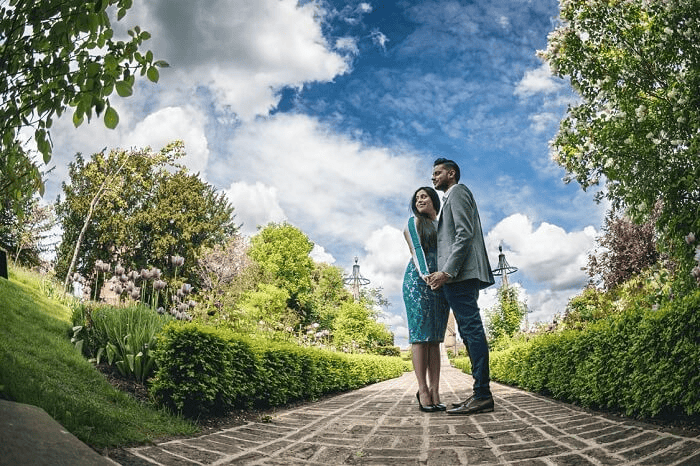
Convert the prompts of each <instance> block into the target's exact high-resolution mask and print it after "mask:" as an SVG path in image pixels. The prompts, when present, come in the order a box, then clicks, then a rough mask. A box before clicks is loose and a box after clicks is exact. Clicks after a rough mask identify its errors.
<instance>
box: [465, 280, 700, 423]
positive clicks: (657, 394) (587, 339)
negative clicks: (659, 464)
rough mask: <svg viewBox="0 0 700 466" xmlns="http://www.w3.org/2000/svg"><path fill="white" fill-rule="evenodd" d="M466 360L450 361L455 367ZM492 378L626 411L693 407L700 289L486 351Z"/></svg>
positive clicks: (699, 393) (698, 376)
mask: <svg viewBox="0 0 700 466" xmlns="http://www.w3.org/2000/svg"><path fill="white" fill-rule="evenodd" d="M458 363H459V364H461V366H468V359H467V362H466V363H464V361H460V360H455V365H457V364H458ZM490 369H491V377H492V378H493V379H494V380H497V381H500V382H504V383H508V384H512V385H516V386H519V387H522V388H525V389H527V390H532V391H536V392H542V393H546V394H550V395H552V396H554V397H555V398H559V399H562V400H566V401H572V402H577V403H580V404H581V405H584V406H589V407H602V408H612V409H619V410H623V411H625V412H626V413H627V414H628V415H631V414H639V415H643V416H655V415H657V414H659V413H662V412H665V413H684V414H688V415H693V414H698V413H700V292H696V293H694V294H692V295H689V296H686V297H684V298H679V299H676V300H674V301H673V302H671V303H669V304H667V305H666V306H664V307H662V308H661V309H660V310H658V311H645V310H630V311H626V312H625V313H623V314H618V315H614V316H610V317H609V318H607V319H605V320H602V321H600V322H597V323H595V324H593V325H591V326H589V327H587V328H586V329H584V330H581V331H576V330H569V331H564V332H560V333H552V334H543V335H538V336H535V337H532V338H531V339H529V340H528V341H521V342H518V343H514V344H513V346H511V347H509V348H507V349H506V350H503V351H499V352H492V353H491V355H490Z"/></svg>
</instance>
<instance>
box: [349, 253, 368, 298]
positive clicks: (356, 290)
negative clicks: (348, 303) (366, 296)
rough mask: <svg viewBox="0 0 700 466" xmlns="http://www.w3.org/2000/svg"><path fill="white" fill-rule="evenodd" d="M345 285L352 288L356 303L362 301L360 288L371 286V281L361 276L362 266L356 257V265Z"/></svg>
mask: <svg viewBox="0 0 700 466" xmlns="http://www.w3.org/2000/svg"><path fill="white" fill-rule="evenodd" d="M343 283H345V284H346V285H350V286H351V287H352V296H353V298H355V301H359V300H360V287H361V286H364V285H368V284H369V279H367V278H365V277H363V276H362V275H360V264H358V263H357V257H355V265H353V266H352V275H350V276H349V277H346V278H344V279H343Z"/></svg>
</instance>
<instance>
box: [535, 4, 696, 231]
mask: <svg viewBox="0 0 700 466" xmlns="http://www.w3.org/2000/svg"><path fill="white" fill-rule="evenodd" d="M560 4H561V10H560V18H561V21H562V23H561V25H560V26H559V27H558V28H557V29H556V30H555V31H553V32H552V33H551V34H550V36H549V38H548V45H547V49H546V50H545V51H541V52H540V56H541V57H542V58H543V59H544V60H545V61H547V62H548V63H549V65H550V67H551V69H552V71H553V72H554V73H555V74H556V75H558V76H561V77H564V76H568V77H569V79H570V80H571V84H572V86H573V88H574V89H575V90H576V91H577V92H578V93H579V94H580V96H581V101H580V103H578V104H577V105H574V106H572V107H570V108H569V110H568V113H567V115H566V117H565V118H564V119H563V120H562V121H561V124H560V128H559V132H558V133H557V135H556V137H555V138H554V140H553V141H552V150H553V158H554V160H555V161H556V162H557V163H559V164H560V165H562V166H563V167H564V168H566V170H567V172H568V175H567V179H568V180H571V179H575V180H576V181H577V182H578V183H580V184H581V186H582V187H583V188H584V189H586V188H589V187H590V186H593V185H596V184H598V183H599V182H604V183H605V188H606V190H605V192H604V194H601V193H599V194H598V195H599V196H602V195H605V196H607V197H608V198H609V199H610V201H611V202H612V204H613V206H614V207H615V208H622V207H627V208H628V213H629V215H630V216H631V218H632V219H634V220H636V221H638V220H642V219H644V218H646V217H648V216H649V215H650V214H651V213H652V211H653V209H654V206H655V205H656V204H657V201H661V203H662V204H661V205H662V211H661V215H660V217H659V226H660V227H661V233H663V234H664V235H665V237H666V238H667V239H669V238H675V237H678V238H680V237H682V236H683V235H685V234H687V233H688V232H690V231H698V230H699V228H698V227H700V157H699V156H698V152H700V93H698V89H700V46H699V45H698V44H700V0H612V1H602V0H593V1H589V0H587V1H584V0H561V1H560Z"/></svg>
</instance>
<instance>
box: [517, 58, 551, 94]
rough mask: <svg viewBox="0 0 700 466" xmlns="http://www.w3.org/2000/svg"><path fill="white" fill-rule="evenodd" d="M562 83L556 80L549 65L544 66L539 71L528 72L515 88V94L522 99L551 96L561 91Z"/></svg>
mask: <svg viewBox="0 0 700 466" xmlns="http://www.w3.org/2000/svg"><path fill="white" fill-rule="evenodd" d="M561 87H562V84H561V81H560V80H558V79H556V78H555V77H554V76H553V75H552V72H551V70H550V69H549V65H547V64H546V63H544V64H542V66H540V67H539V68H537V69H534V70H528V71H526V72H525V76H523V79H521V80H520V82H519V83H518V84H517V85H516V86H515V92H514V94H515V95H517V96H520V97H529V96H532V95H535V94H551V93H553V92H556V91H558V90H559V89H561Z"/></svg>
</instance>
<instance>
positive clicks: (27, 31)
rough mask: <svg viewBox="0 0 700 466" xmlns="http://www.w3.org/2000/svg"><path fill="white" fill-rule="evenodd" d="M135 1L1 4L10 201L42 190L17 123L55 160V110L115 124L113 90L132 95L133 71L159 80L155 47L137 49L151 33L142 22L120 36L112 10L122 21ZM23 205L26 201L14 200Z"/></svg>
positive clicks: (2, 120)
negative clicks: (121, 37) (154, 53)
mask: <svg viewBox="0 0 700 466" xmlns="http://www.w3.org/2000/svg"><path fill="white" fill-rule="evenodd" d="M132 4H133V0H94V1H85V0H9V1H3V2H2V3H1V4H0V96H2V99H0V152H2V153H3V154H4V157H3V162H4V165H3V167H2V168H3V171H8V172H13V171H15V170H18V171H16V172H17V173H19V175H18V176H17V177H15V178H10V179H7V180H4V181H5V183H4V185H3V186H2V188H3V192H4V193H7V195H8V197H9V199H10V200H13V201H21V199H22V198H23V197H26V196H27V195H29V196H31V194H33V193H35V192H36V191H39V192H41V193H42V194H43V181H42V179H41V174H40V171H39V169H38V167H37V166H36V164H35V163H34V162H33V159H32V156H31V154H30V152H28V151H27V150H26V149H25V148H24V144H23V141H21V135H20V130H28V129H29V130H33V139H34V142H35V143H36V148H37V149H38V151H39V152H40V153H41V154H42V156H43V160H44V162H45V163H48V162H49V160H50V159H51V146H52V143H51V136H50V129H51V127H52V124H53V119H54V117H60V116H61V115H62V114H63V113H64V112H66V111H68V109H69V108H70V109H72V112H73V124H74V125H75V126H79V125H80V124H81V123H82V122H83V121H84V120H85V119H86V118H87V119H88V121H89V120H90V119H91V118H92V116H93V113H94V114H95V115H96V116H100V115H102V116H103V120H104V124H105V125H106V126H107V127H108V128H114V127H116V126H117V124H118V122H119V115H118V113H117V111H116V110H115V109H114V107H113V106H112V103H111V101H110V99H109V97H110V96H111V95H112V94H113V93H114V91H116V92H117V94H118V95H119V96H120V97H128V96H130V95H131V94H132V92H133V86H134V83H135V79H136V75H137V74H140V75H142V76H144V75H145V76H146V77H147V78H148V79H149V80H150V81H152V82H157V81H158V78H159V71H158V68H159V67H165V66H167V63H166V62H164V61H160V60H157V61H154V58H153V53H152V52H151V51H147V52H145V53H142V52H140V51H139V49H140V47H141V45H142V43H143V42H144V41H145V40H148V39H149V38H150V34H149V33H148V32H146V31H142V30H141V29H140V28H139V27H138V26H135V27H134V28H133V29H130V30H129V31H128V34H129V38H125V39H123V40H122V39H119V38H116V37H115V34H114V29H113V28H112V23H111V19H110V15H111V16H114V14H115V13H116V18H117V20H118V21H119V20H121V19H122V18H123V17H124V16H125V15H126V12H127V10H129V9H130V8H131V6H132ZM15 207H16V208H17V209H18V210H19V209H21V204H15Z"/></svg>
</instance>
